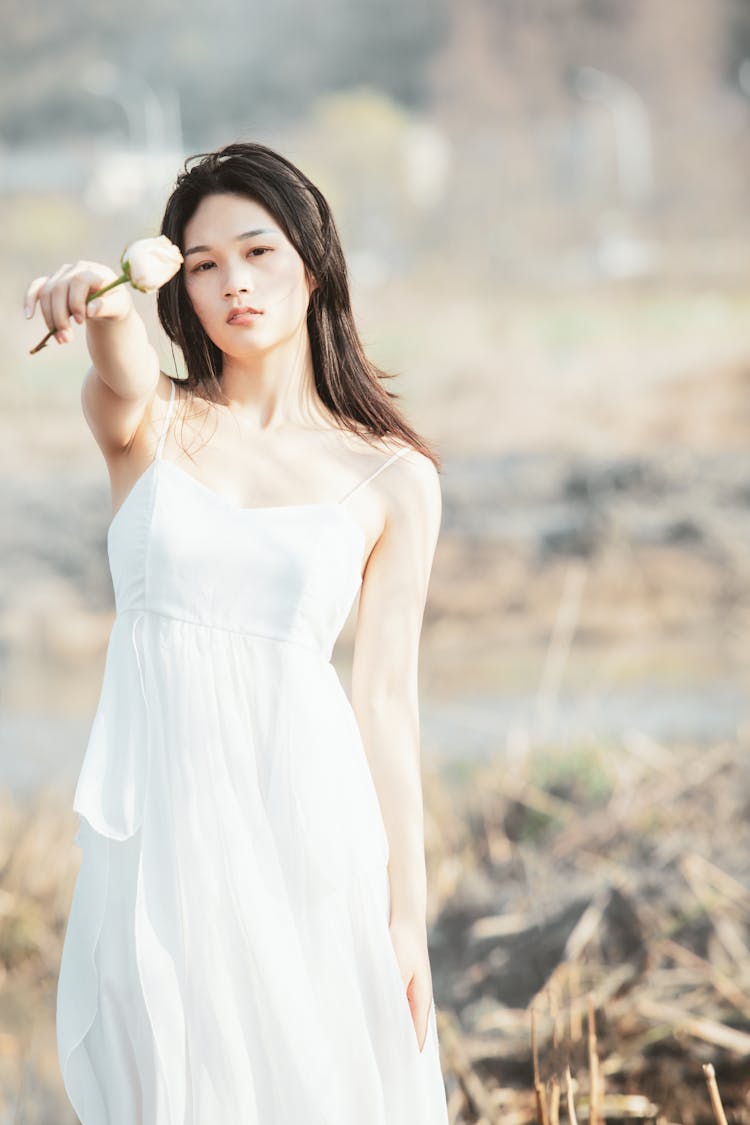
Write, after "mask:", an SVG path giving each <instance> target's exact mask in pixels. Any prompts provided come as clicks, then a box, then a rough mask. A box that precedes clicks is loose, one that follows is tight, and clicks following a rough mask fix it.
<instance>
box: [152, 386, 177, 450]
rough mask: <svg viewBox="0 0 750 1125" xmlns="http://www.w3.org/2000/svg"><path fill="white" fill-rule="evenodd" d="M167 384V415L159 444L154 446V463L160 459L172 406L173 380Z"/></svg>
mask: <svg viewBox="0 0 750 1125" xmlns="http://www.w3.org/2000/svg"><path fill="white" fill-rule="evenodd" d="M169 384H170V391H169V406H168V407H167V413H166V414H165V416H164V422H163V424H162V427H161V433H160V434H159V442H158V444H157V446H156V456H155V458H154V460H155V461H159V460H160V459H161V451H162V449H163V448H164V439H165V438H166V436H167V430H168V429H169V419H170V418H171V417H172V407H173V406H174V379H170V380H169Z"/></svg>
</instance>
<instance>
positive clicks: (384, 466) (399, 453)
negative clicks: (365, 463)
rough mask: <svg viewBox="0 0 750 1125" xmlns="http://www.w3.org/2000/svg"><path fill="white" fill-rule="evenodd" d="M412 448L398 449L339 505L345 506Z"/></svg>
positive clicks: (349, 492) (350, 490) (343, 498)
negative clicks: (347, 501)
mask: <svg viewBox="0 0 750 1125" xmlns="http://www.w3.org/2000/svg"><path fill="white" fill-rule="evenodd" d="M412 448H413V447H412V446H411V445H405V446H404V447H403V448H402V449H397V450H396V452H395V453H392V454H391V456H390V457H389V458H388V460H387V461H384V462H383V464H382V465H379V466H378V468H377V469H376V470H375V472H374V473H370V475H369V477H365V479H364V480H361V481H359V483H358V484H355V485H354V488H350V489H349V491H348V492H347V493H346V495H345V496H343V497H342V498H341V500H339V504H343V503H344V501H345V500H348V499H349V497H350V496H353V495H354V493H355V492H357V491H358V490H359V489H360V488H364V486H365V485H366V484H369V483H370V481H371V480H374V478H375V477H376V476H377V475H378V473H382V472H383V471H384V470H385V469H387V468H388V466H389V465H392V464H393V462H394V461H396V460H397V459H398V458H399V457H403V456H404V454H405V453H411V452H412Z"/></svg>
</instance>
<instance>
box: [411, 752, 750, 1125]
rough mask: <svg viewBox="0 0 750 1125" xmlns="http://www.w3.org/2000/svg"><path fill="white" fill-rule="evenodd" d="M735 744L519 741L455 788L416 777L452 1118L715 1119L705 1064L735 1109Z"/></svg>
mask: <svg viewBox="0 0 750 1125" xmlns="http://www.w3.org/2000/svg"><path fill="white" fill-rule="evenodd" d="M747 750H748V745H747V741H746V740H745V741H743V740H742V739H740V740H739V741H738V742H737V743H722V744H720V745H717V746H715V747H713V748H710V749H707V748H698V747H696V748H690V747H681V748H678V749H674V750H668V749H667V748H666V747H662V746H658V745H655V744H649V743H648V741H647V740H646V739H645V738H644V737H643V736H640V737H639V736H633V737H632V738H630V739H627V740H626V741H625V743H624V744H623V745H622V746H621V747H618V748H617V749H616V750H611V751H609V752H608V753H606V754H604V753H602V752H600V751H597V750H596V749H595V748H589V749H588V750H584V749H583V748H579V750H578V751H577V753H575V752H573V751H572V749H571V750H569V751H567V752H565V751H547V752H543V751H536V752H530V753H529V754H528V755H527V757H526V758H525V759H524V760H521V761H515V762H509V761H508V760H507V758H503V759H498V761H497V762H496V763H494V764H493V765H492V766H489V767H487V768H485V769H483V770H482V771H481V773H479V774H477V775H475V777H474V778H473V779H472V780H471V782H470V783H469V784H468V785H467V786H466V787H465V789H464V791H463V793H462V794H460V796H459V797H458V798H454V799H453V801H451V800H449V799H446V794H445V792H444V790H443V786H442V782H441V780H440V779H439V778H438V777H436V776H433V775H430V774H428V775H427V777H426V793H427V796H426V808H427V810H428V844H429V845H430V847H429V865H430V871H431V874H432V883H431V890H432V897H431V908H432V912H431V935H432V939H431V940H432V949H433V978H434V985H435V991H436V997H437V1003H438V1027H439V1032H440V1037H441V1048H442V1051H443V1061H444V1073H445V1075H446V1080H447V1082H448V1088H449V1095H450V1110H451V1121H452V1123H453V1125H459V1123H460V1125H469V1123H471V1125H478V1123H480V1122H482V1123H485V1125H490V1123H492V1125H494V1123H495V1122H498V1123H499V1122H502V1123H503V1125H508V1123H509V1122H511V1123H516V1122H517V1123H518V1125H524V1123H526V1122H533V1121H538V1122H540V1125H556V1123H557V1122H558V1121H559V1119H560V1117H561V1116H564V1115H565V1114H567V1116H568V1118H569V1120H570V1121H571V1122H573V1121H575V1120H576V1119H577V1120H579V1121H582V1120H590V1121H597V1122H601V1121H604V1120H607V1121H612V1120H633V1119H643V1120H653V1121H656V1122H660V1123H662V1125H666V1123H667V1122H677V1121H680V1122H684V1123H685V1125H693V1123H698V1122H709V1121H710V1120H711V1118H712V1113H713V1115H714V1116H716V1117H717V1120H718V1119H719V1118H718V1111H719V1097H718V1091H717V1088H716V1086H715V1084H714V1083H715V1079H713V1080H712V1078H711V1074H712V1073H713V1072H712V1071H710V1070H705V1071H704V1067H706V1066H709V1067H710V1066H713V1067H715V1070H716V1073H717V1074H718V1075H719V1078H720V1081H721V1086H722V1093H723V1097H724V1103H725V1105H726V1107H727V1110H726V1111H727V1114H728V1116H729V1120H730V1121H734V1122H746V1121H750V948H749V945H750V888H749V887H748V885H747V857H748V854H750V852H749V851H748V843H749V842H750V826H749V825H748V816H747V813H748V795H749V794H750V787H748V778H749V777H750V770H749V768H748V763H747ZM707 1087H708V1088H707ZM712 1107H713V1109H712Z"/></svg>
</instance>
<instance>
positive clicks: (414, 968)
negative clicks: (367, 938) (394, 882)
mask: <svg viewBox="0 0 750 1125" xmlns="http://www.w3.org/2000/svg"><path fill="white" fill-rule="evenodd" d="M388 929H389V932H390V935H391V942H392V943H393V948H394V950H395V951H396V960H397V961H398V966H399V969H400V970H401V979H402V981H403V982H404V987H405V989H406V998H407V1000H408V1002H409V1009H410V1011H411V1018H412V1022H413V1024H414V1030H415V1032H416V1035H417V1043H418V1044H419V1050H420V1051H421V1050H422V1048H423V1047H424V1041H425V1038H426V1036H427V1017H428V1016H429V1013H430V1007H431V1005H432V973H431V971H430V957H429V951H428V948H427V927H426V925H425V924H424V923H422V922H414V921H406V920H399V919H397V918H393V919H391V922H390V924H389V927H388Z"/></svg>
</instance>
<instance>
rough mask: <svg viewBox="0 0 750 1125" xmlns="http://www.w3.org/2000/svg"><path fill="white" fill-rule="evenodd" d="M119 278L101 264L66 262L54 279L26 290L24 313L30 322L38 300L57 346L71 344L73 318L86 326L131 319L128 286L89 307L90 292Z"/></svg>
mask: <svg viewBox="0 0 750 1125" xmlns="http://www.w3.org/2000/svg"><path fill="white" fill-rule="evenodd" d="M118 276H119V275H118V274H116V273H114V272H113V271H112V270H111V269H110V268H109V266H104V265H100V264H99V262H78V263H77V264H76V265H74V266H72V265H69V264H67V263H66V264H65V265H63V266H60V268H59V270H57V272H56V273H54V274H52V276H51V277H36V278H34V280H33V281H32V282H31V284H30V285H29V287H28V289H27V290H26V295H25V297H24V312H25V313H26V316H27V318H29V319H30V318H31V317H32V316H33V315H34V310H35V305H36V302H37V300H38V301H39V306H40V308H41V310H42V315H43V316H44V319H45V321H46V322H47V327H48V329H49V335H50V336H51V335H54V337H55V339H56V340H57V342H58V344H65V343H68V341H69V340H71V339H72V331H71V329H70V327H69V324H70V318H71V317H73V318H74V319H75V320H76V321H77V323H78V324H83V323H84V321H88V320H124V319H125V318H126V317H127V316H128V314H129V313H130V311H131V309H132V308H133V299H132V297H131V294H130V290H129V287H128V286H127V285H117V286H116V287H115V288H114V289H110V290H109V291H108V292H107V293H104V294H102V296H101V297H97V299H96V301H94V302H92V304H91V305H87V299H88V297H89V294H90V293H95V292H97V290H99V289H102V288H103V287H104V286H105V285H109V284H110V282H112V281H115V280H117V277H118Z"/></svg>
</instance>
